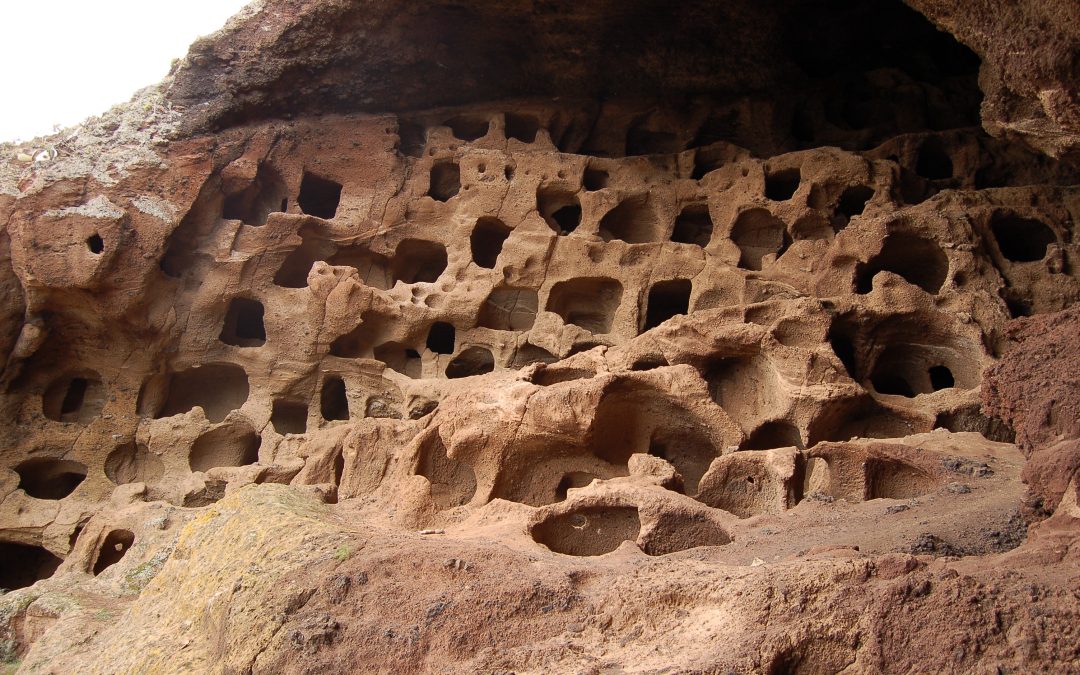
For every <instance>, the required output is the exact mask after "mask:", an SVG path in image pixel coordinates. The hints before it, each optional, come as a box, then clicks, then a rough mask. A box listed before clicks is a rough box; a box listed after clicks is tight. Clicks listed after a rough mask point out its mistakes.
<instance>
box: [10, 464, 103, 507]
mask: <svg viewBox="0 0 1080 675" xmlns="http://www.w3.org/2000/svg"><path fill="white" fill-rule="evenodd" d="M15 473H17V474H19V489H21V490H22V491H23V492H25V493H26V494H27V495H29V496H31V497H34V498H35V499H63V498H64V497H67V496H68V495H70V494H71V493H72V492H74V491H75V488H77V487H79V485H80V484H81V483H82V482H83V481H84V480H85V479H86V465H85V464H83V463H81V462H73V461H71V460H68V459H47V458H44V457H38V458H34V459H28V460H26V461H24V462H22V463H21V464H19V465H18V466H16V467H15Z"/></svg>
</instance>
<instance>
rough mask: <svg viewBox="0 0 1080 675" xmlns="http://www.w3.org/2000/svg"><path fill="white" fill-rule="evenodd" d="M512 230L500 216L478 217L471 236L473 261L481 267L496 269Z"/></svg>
mask: <svg viewBox="0 0 1080 675" xmlns="http://www.w3.org/2000/svg"><path fill="white" fill-rule="evenodd" d="M510 232H512V230H511V229H510V228H509V227H508V226H507V225H506V224H505V223H503V222H502V221H501V220H499V219H498V218H492V217H490V216H484V217H482V218H478V219H477V220H476V226H475V227H473V231H472V235H471V236H470V237H469V246H470V248H471V250H472V258H473V262H475V263H476V264H477V265H479V266H480V267H484V268H487V269H494V268H495V264H496V263H497V262H498V261H499V254H500V253H502V249H503V244H505V243H506V240H507V238H509V236H510Z"/></svg>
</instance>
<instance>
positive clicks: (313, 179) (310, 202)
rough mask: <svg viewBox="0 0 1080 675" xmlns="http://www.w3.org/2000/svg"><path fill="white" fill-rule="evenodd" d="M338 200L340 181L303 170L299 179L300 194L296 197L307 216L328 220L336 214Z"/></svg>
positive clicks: (339, 197)
mask: <svg viewBox="0 0 1080 675" xmlns="http://www.w3.org/2000/svg"><path fill="white" fill-rule="evenodd" d="M340 201H341V184H340V183H335V182H334V181H332V180H329V179H327V178H320V177H319V176H316V175H314V174H310V173H307V172H306V171H305V172H304V177H303V179H301V181H300V196H298V197H297V198H296V203H297V204H299V206H300V210H301V211H303V212H304V213H306V214H308V215H309V216H315V217H316V218H322V219H324V220H330V219H331V218H333V217H334V216H335V215H336V214H337V209H338V203H339V202H340Z"/></svg>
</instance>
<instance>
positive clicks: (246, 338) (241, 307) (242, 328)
mask: <svg viewBox="0 0 1080 675" xmlns="http://www.w3.org/2000/svg"><path fill="white" fill-rule="evenodd" d="M218 339H219V340H221V341H222V342H224V343H225V344H227V345H233V346H235V347H261V346H262V345H264V344H266V328H265V327H264V326H263V306H262V303H261V302H259V301H258V300H252V299H250V298H233V299H232V300H231V301H230V302H229V309H228V311H226V312H225V323H224V325H223V326H222V328H221V335H220V336H219V337H218Z"/></svg>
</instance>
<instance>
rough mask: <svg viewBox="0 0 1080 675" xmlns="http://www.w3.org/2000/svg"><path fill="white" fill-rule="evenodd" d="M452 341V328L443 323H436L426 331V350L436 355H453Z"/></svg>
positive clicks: (453, 337)
mask: <svg viewBox="0 0 1080 675" xmlns="http://www.w3.org/2000/svg"><path fill="white" fill-rule="evenodd" d="M454 339H455V331H454V327H453V326H452V325H450V324H448V323H446V322H444V321H436V322H435V323H433V324H432V325H431V329H430V330H429V331H428V336H427V348H428V349H430V350H431V351H433V352H435V353H436V354H453V353H454Z"/></svg>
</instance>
